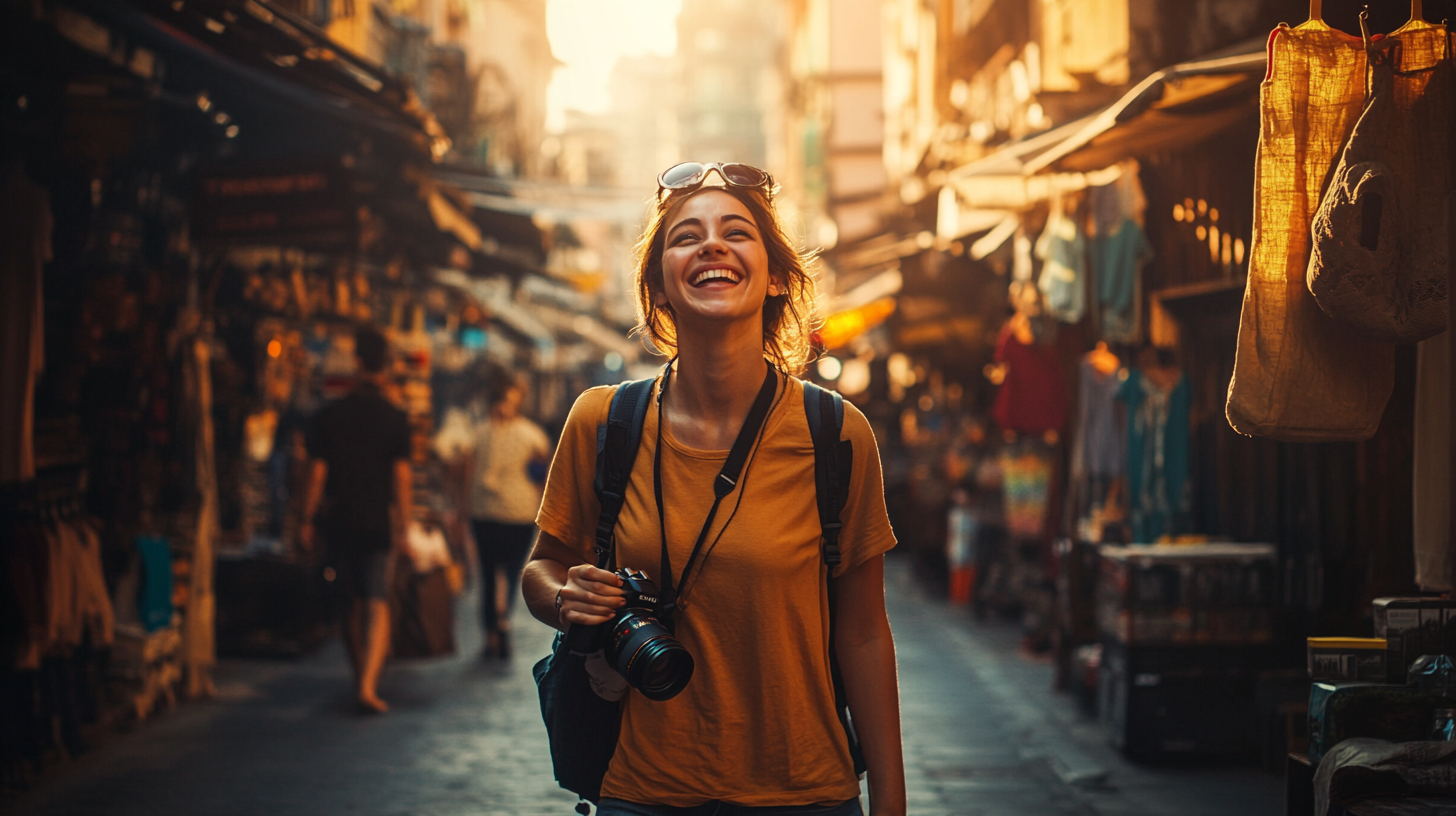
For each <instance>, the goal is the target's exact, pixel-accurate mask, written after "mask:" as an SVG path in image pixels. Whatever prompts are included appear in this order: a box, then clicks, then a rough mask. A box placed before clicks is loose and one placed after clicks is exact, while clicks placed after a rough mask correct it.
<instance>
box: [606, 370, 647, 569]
mask: <svg viewBox="0 0 1456 816" xmlns="http://www.w3.org/2000/svg"><path fill="white" fill-rule="evenodd" d="M656 381H657V378H656V377H649V378H647V379H645V380H633V381H631V382H625V383H622V384H621V386H619V387H618V388H617V393H615V394H613V395H612V407H611V409H610V410H609V411H608V412H607V422H606V424H605V425H598V426H597V472H596V478H595V479H593V481H592V489H593V490H594V491H595V492H596V494H597V501H598V502H599V503H600V504H601V507H602V512H601V514H600V515H599V516H597V534H596V548H595V549H596V553H597V566H598V567H599V568H601V569H612V568H613V567H614V566H616V565H615V564H614V563H613V559H614V554H613V549H614V548H613V543H614V540H615V538H616V529H617V516H618V515H619V514H620V513H621V512H622V504H623V502H625V501H626V497H627V483H628V482H629V481H631V479H632V465H633V463H634V462H636V461H637V448H638V444H639V443H640V442H641V441H642V424H643V423H644V422H645V421H646V419H647V406H648V403H650V402H651V401H652V385H653V383H655V382H656Z"/></svg>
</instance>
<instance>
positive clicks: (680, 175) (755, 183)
mask: <svg viewBox="0 0 1456 816" xmlns="http://www.w3.org/2000/svg"><path fill="white" fill-rule="evenodd" d="M714 170H717V171H718V175H719V176H721V177H722V178H723V181H724V182H725V183H727V184H731V185H732V186H734V187H749V188H753V189H758V190H761V191H763V194H764V197H765V198H769V199H772V198H773V192H774V181H773V176H770V175H769V174H768V173H765V172H764V171H762V170H760V169H758V168H757V167H754V166H753V165H750V164H740V163H738V162H708V163H706V164H705V163H703V162H683V163H682V164H674V165H673V166H671V167H669V168H667V169H666V170H664V171H662V175H660V176H658V177H657V195H658V196H659V197H661V196H662V193H663V191H674V192H676V191H680V190H696V189H698V188H699V187H702V186H703V182H705V181H707V180H708V174H709V173H710V172H712V171H714Z"/></svg>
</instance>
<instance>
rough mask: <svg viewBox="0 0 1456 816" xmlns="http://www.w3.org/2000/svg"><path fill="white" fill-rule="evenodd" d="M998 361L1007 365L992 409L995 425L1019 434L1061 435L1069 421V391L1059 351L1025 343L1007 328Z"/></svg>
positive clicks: (997, 350) (999, 347)
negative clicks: (1049, 432) (1058, 357)
mask: <svg viewBox="0 0 1456 816" xmlns="http://www.w3.org/2000/svg"><path fill="white" fill-rule="evenodd" d="M995 359H996V362H998V363H1004V364H1005V365H1006V379H1005V380H1004V381H1002V383H1001V387H1000V388H999V389H997V391H996V402H995V403H994V404H993V405H992V406H991V417H992V418H993V419H995V420H996V424H998V425H1000V426H1001V428H1002V429H1004V430H1008V431H1016V432H1018V433H1033V434H1039V433H1043V432H1045V431H1061V430H1062V429H1063V427H1064V426H1065V424H1066V421H1067V390H1066V386H1065V385H1064V384H1063V383H1062V369H1061V363H1060V361H1058V359H1057V352H1056V349H1055V348H1053V347H1052V346H1049V345H1042V344H1040V343H1029V344H1026V343H1022V342H1021V341H1019V340H1017V339H1016V335H1015V333H1014V332H1012V331H1011V329H1010V327H1009V326H1007V327H1003V328H1002V329H1001V337H1000V339H999V340H998V341H997V343H996V358H995Z"/></svg>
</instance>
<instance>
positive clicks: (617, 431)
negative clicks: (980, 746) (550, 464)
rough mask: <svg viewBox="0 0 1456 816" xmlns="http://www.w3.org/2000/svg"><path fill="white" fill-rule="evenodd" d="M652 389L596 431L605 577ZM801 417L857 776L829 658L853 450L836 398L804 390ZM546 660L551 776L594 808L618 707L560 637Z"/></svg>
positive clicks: (642, 385) (543, 687) (860, 762)
mask: <svg viewBox="0 0 1456 816" xmlns="http://www.w3.org/2000/svg"><path fill="white" fill-rule="evenodd" d="M655 381H656V378H655V377H650V378H647V379H642V380H633V381H631V382H626V383H623V384H622V385H621V386H620V387H619V388H618V389H617V393H616V394H614V395H613V396H612V405H611V408H610V409H609V411H608V413H607V421H606V423H604V424H602V425H598V426H597V460H596V475H595V477H594V479H593V482H592V489H593V491H594V492H595V493H596V496H597V500H598V501H599V502H600V504H601V514H600V515H599V516H598V517H597V529H596V536H595V538H596V544H595V546H594V550H595V552H596V555H597V566H598V567H600V568H602V569H609V568H610V566H609V565H610V563H611V561H612V555H613V548H614V543H615V538H616V527H617V516H618V515H619V514H620V513H621V511H622V504H623V503H624V501H625V500H626V492H627V483H628V481H629V480H630V479H631V476H632V466H633V464H634V463H635V462H636V459H637V449H638V447H639V445H640V443H641V441H642V426H643V424H644V422H645V421H646V417H647V407H648V404H649V403H650V402H651V395H652V386H653V383H654V382H655ZM804 413H805V417H806V418H807V419H808V421H809V435H810V437H811V439H812V440H813V443H814V492H815V502H816V505H817V507H818V511H819V527H820V544H821V550H820V551H821V556H822V558H823V560H824V563H825V564H826V565H827V566H828V568H829V571H828V595H829V638H830V641H829V642H830V647H829V669H830V676H831V678H832V680H833V684H834V706H835V710H836V713H837V714H838V716H839V722H840V725H842V726H843V727H844V733H845V738H846V739H847V740H848V743H849V753H850V757H851V758H852V760H853V762H854V772H855V774H856V775H862V774H863V773H864V772H865V767H866V766H865V760H864V752H863V750H862V749H861V748H860V744H859V737H858V735H857V734H856V733H855V730H854V723H853V722H852V721H851V719H850V716H849V706H848V704H847V702H846V700H847V697H846V695H845V692H844V680H843V676H842V673H841V671H840V668H839V659H838V657H837V656H836V655H835V652H834V619H835V605H836V599H837V593H836V591H835V580H834V568H835V566H836V565H838V564H839V563H840V560H841V553H840V549H839V533H840V521H839V515H840V512H841V511H842V510H843V509H844V505H845V502H846V500H847V498H848V496H849V477H850V472H851V469H852V465H853V461H854V455H853V454H854V447H853V444H852V443H851V442H849V441H848V440H841V439H840V438H839V437H840V434H841V433H842V432H843V428H844V400H843V398H842V397H840V396H839V394H837V393H835V392H833V391H829V390H826V389H824V388H820V387H819V386H817V385H814V384H813V383H809V382H805V383H804ZM551 652H552V653H551V654H550V655H548V656H547V657H545V658H543V659H542V660H541V661H540V662H539V663H537V664H536V667H535V669H534V671H533V674H534V675H535V677H536V683H537V686H538V690H539V692H540V695H541V715H542V718H543V719H544V720H545V721H546V730H547V732H548V734H549V737H550V742H551V764H552V768H553V770H554V771H555V774H556V781H557V782H558V783H559V784H560V785H561V787H563V788H566V789H567V790H569V791H571V792H573V793H575V794H577V795H578V796H580V797H582V798H583V799H586V800H589V801H591V802H596V801H597V800H598V799H599V798H600V797H601V786H602V780H603V779H604V778H605V777H606V773H607V766H608V765H610V764H611V760H612V754H613V753H615V751H616V747H617V737H618V733H619V730H620V727H621V707H620V704H619V703H615V702H608V701H606V700H603V699H602V698H600V697H598V696H597V695H596V694H595V693H593V692H592V691H591V690H590V683H589V680H588V678H587V673H586V668H585V656H584V655H579V654H577V653H574V652H571V651H570V650H569V649H567V648H565V646H564V637H563V635H562V634H560V633H558V634H557V636H556V642H555V643H554V644H553V645H552V649H551ZM582 807H584V805H583V806H582ZM583 812H584V811H583Z"/></svg>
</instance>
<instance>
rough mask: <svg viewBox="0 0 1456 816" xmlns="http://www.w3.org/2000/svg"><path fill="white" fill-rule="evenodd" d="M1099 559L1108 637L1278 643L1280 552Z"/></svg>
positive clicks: (1199, 548)
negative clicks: (1276, 600)
mask: <svg viewBox="0 0 1456 816" xmlns="http://www.w3.org/2000/svg"><path fill="white" fill-rule="evenodd" d="M1100 552H1101V555H1102V568H1101V575H1100V579H1099V586H1098V590H1097V625H1098V628H1099V629H1100V631H1101V632H1102V634H1103V636H1105V637H1107V638H1111V639H1112V640H1115V641H1117V642H1119V643H1123V644H1126V645H1129V646H1134V645H1136V646H1149V645H1171V644H1194V643H1202V644H1224V645H1233V644H1248V643H1268V642H1270V641H1271V640H1273V636H1274V633H1273V617H1272V613H1271V609H1272V607H1273V603H1274V597H1273V593H1274V547H1273V545H1270V544H1158V545H1154V546H1145V545H1133V546H1130V547H1119V546H1110V545H1109V546H1103V547H1102V548H1101V550H1100Z"/></svg>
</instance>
